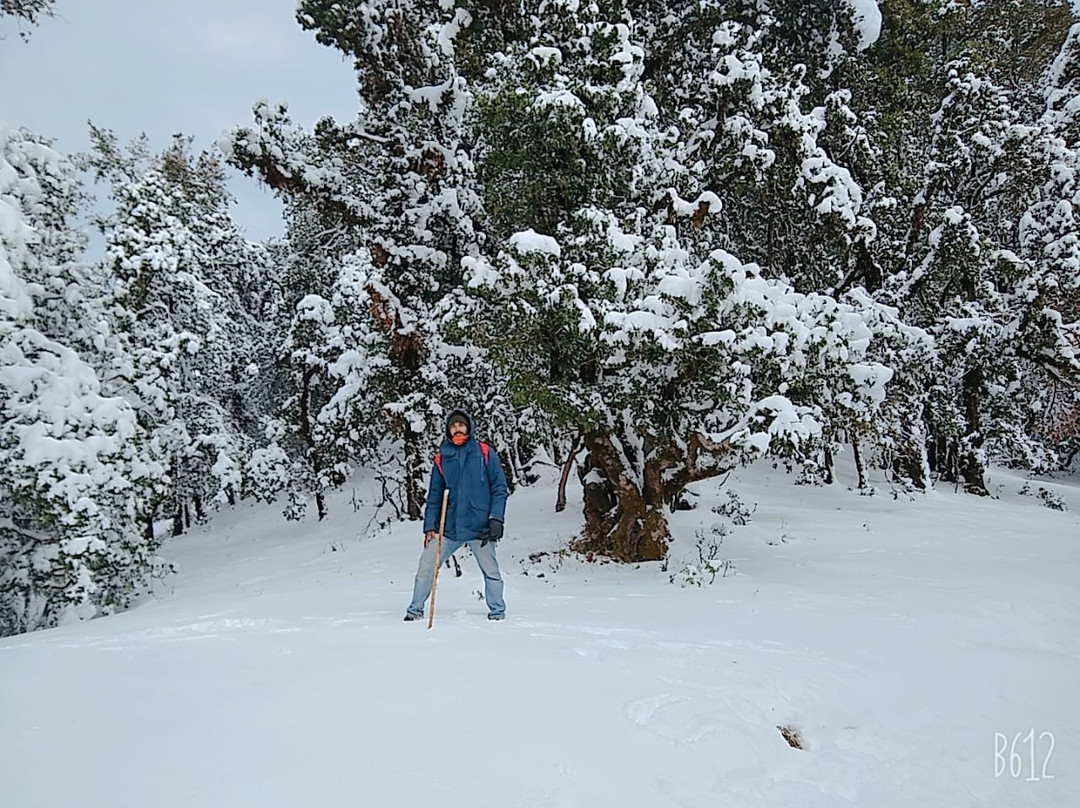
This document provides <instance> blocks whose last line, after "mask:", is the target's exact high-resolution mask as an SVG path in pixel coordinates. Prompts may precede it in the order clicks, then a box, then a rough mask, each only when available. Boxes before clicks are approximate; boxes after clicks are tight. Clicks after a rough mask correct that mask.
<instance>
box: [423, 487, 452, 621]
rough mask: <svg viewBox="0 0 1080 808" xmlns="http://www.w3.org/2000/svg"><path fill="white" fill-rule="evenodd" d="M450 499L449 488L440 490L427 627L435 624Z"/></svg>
mask: <svg viewBox="0 0 1080 808" xmlns="http://www.w3.org/2000/svg"><path fill="white" fill-rule="evenodd" d="M449 500H450V489H449V488H444V489H443V492H442V513H440V514H439V538H438V539H437V540H436V542H435V574H434V575H432V577H431V608H430V609H429V610H428V616H427V627H428V629H430V628H431V627H432V625H434V624H435V590H436V589H438V587H439V567H441V566H442V563H441V562H442V534H443V528H444V527H445V526H446V503H447V502H448V501H449Z"/></svg>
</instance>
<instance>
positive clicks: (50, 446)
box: [0, 126, 163, 634]
mask: <svg viewBox="0 0 1080 808" xmlns="http://www.w3.org/2000/svg"><path fill="white" fill-rule="evenodd" d="M79 199H80V192H79V187H78V181H77V172H76V169H75V168H74V166H73V165H72V164H71V163H70V162H69V161H68V160H67V159H65V158H63V157H62V156H61V155H59V154H58V153H57V152H55V151H54V150H53V149H52V148H50V146H49V144H48V142H47V141H45V140H43V139H41V138H39V137H36V136H33V135H30V134H28V133H25V132H16V131H14V130H11V129H8V128H7V127H4V126H0V402H2V404H0V453H2V454H3V457H4V462H3V463H2V464H0V634H3V633H12V632H17V631H25V630H31V629H35V628H39V627H43V626H49V625H54V624H55V623H56V622H58V621H59V620H61V619H63V618H64V617H65V616H66V615H72V614H73V615H75V616H79V617H87V616H92V615H93V614H95V613H97V612H99V611H108V610H111V609H115V608H119V607H122V606H124V605H126V604H127V603H128V601H129V599H130V598H131V597H132V596H133V595H134V594H135V593H137V592H138V591H139V590H140V589H141V588H142V587H143V586H144V585H145V584H146V583H147V580H148V578H149V576H150V575H151V574H153V573H154V572H155V571H156V570H160V569H161V566H162V565H161V563H160V562H159V561H158V560H157V559H156V557H155V556H154V550H155V548H156V541H155V539H154V535H153V530H152V526H151V525H150V524H149V523H148V519H149V515H150V503H152V502H153V500H154V498H155V497H156V496H158V495H159V494H160V482H161V479H162V477H163V469H161V468H160V466H158V465H156V464H155V462H154V453H153V451H152V450H151V446H150V440H149V436H148V435H147V434H146V433H145V431H144V430H142V429H141V428H140V425H139V423H138V419H137V417H136V413H135V411H134V410H133V408H132V407H131V406H130V405H129V404H128V403H127V402H126V401H124V400H123V399H122V398H119V397H117V396H115V395H110V394H109V393H108V392H106V390H105V389H104V388H103V385H102V382H101V379H100V378H99V375H98V373H97V372H96V370H95V368H94V367H93V366H91V364H88V362H87V357H91V358H95V359H100V358H101V357H102V356H106V355H108V344H109V339H110V334H109V331H108V328H107V325H106V324H105V322H104V318H103V307H102V305H101V303H102V301H100V300H98V299H95V298H93V297H92V295H93V294H94V293H95V292H97V291H99V290H100V280H101V279H100V278H99V277H95V276H94V274H93V271H92V268H90V267H87V266H85V265H82V264H80V263H79V260H80V258H81V256H80V254H79V253H80V249H81V245H82V241H83V237H82V236H80V235H79V234H78V233H77V232H76V231H74V230H73V225H72V222H71V219H72V218H73V217H74V214H75V212H76V204H77V202H78V200H79ZM95 281H96V282H97V283H95Z"/></svg>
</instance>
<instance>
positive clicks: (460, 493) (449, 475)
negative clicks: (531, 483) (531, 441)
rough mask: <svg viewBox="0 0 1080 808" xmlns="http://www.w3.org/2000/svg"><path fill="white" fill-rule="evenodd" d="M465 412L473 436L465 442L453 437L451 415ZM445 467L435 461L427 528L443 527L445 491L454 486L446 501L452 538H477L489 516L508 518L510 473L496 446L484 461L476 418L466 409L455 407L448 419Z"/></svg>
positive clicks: (426, 511)
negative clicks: (440, 467) (505, 467)
mask: <svg viewBox="0 0 1080 808" xmlns="http://www.w3.org/2000/svg"><path fill="white" fill-rule="evenodd" d="M455 415H462V416H464V417H465V421H466V422H467V423H468V425H469V439H468V440H467V441H465V443H464V444H462V445H461V446H455V445H454V444H453V442H451V440H450V419H451V418H453V417H454V416H455ZM443 426H444V430H443V433H444V434H443V442H442V446H441V447H440V449H439V454H440V455H442V458H441V459H442V471H441V472H440V471H439V467H438V466H436V465H433V466H432V468H431V482H430V483H428V495H427V504H426V507H425V508H424V532H425V533H426V532H427V531H429V530H438V529H439V513H440V511H441V510H442V496H443V491H444V490H445V489H447V488H449V489H450V498H449V501H448V502H447V504H446V527H445V529H444V532H443V535H444V536H445V537H446V538H448V539H450V540H451V541H463V542H465V541H473V540H474V539H477V538H480V536H481V533H482V532H483V531H485V530H487V526H488V519H489V518H494V519H498V520H499V521H500V522H502V521H505V520H504V517H505V515H506V475H505V474H504V473H503V470H502V464H500V463H499V456H498V455H497V454H496V453H495V450H494V449H490V448H489V450H488V459H487V462H485V461H484V456H483V452H482V451H481V449H480V444H479V443H478V442H477V440H476V436H475V435H474V434H473V420H472V417H471V416H470V415H469V413H467V412H465V410H451V411H450V412H449V413H447V415H446V421H445V423H444V425H443Z"/></svg>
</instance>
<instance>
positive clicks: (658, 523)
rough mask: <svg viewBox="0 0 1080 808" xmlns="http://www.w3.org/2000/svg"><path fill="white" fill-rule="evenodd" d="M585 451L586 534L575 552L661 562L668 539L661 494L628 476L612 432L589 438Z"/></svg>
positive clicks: (629, 561)
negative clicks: (611, 435)
mask: <svg viewBox="0 0 1080 808" xmlns="http://www.w3.org/2000/svg"><path fill="white" fill-rule="evenodd" d="M584 446H585V449H586V451H587V452H588V454H587V456H586V458H585V463H584V464H583V465H582V466H581V468H580V469H579V471H578V474H579V476H580V477H581V482H582V484H583V485H584V488H585V491H584V501H585V508H584V510H585V532H584V534H583V535H582V537H581V539H580V540H579V541H578V542H577V543H576V545H575V548H574V549H576V550H578V551H580V552H585V553H597V554H599V555H603V556H607V557H609V558H613V559H615V560H616V561H624V562H628V563H634V562H639V561H660V560H662V559H663V558H664V556H665V555H666V554H667V545H668V539H669V534H668V527H667V519H666V517H665V516H664V510H663V505H664V503H663V499H662V491H661V492H658V491H651V490H648V489H649V486H648V485H643V484H641V483H638V482H637V481H635V480H634V479H632V478H631V477H630V476H629V475H628V474H627V471H628V469H627V468H626V464H625V462H624V460H623V459H622V457H621V456H620V452H619V450H618V449H616V448H615V445H614V443H613V442H612V439H611V437H610V436H609V435H608V434H607V433H605V432H599V431H596V432H589V433H587V434H586V435H585V443H584ZM642 476H643V478H645V480H647V479H648V478H649V476H650V475H642ZM656 476H657V477H658V476H659V475H656Z"/></svg>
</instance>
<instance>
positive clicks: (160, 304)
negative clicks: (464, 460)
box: [0, 0, 1080, 635]
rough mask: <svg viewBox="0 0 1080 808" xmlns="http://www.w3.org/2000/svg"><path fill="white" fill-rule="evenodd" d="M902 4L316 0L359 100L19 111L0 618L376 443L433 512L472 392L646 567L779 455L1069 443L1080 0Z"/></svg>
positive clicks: (513, 457) (408, 498)
mask: <svg viewBox="0 0 1080 808" xmlns="http://www.w3.org/2000/svg"><path fill="white" fill-rule="evenodd" d="M879 7H880V25H879V24H878V20H877V18H876V17H875V18H874V19H872V20H871V19H869V18H868V17H869V15H867V14H866V9H865V8H864V7H863V6H862V5H853V4H849V2H845V1H844V0H772V1H771V2H764V0H663V1H662V2H661V1H660V0H522V1H521V2H505V0H300V2H298V4H297V14H296V16H297V22H298V24H299V25H301V26H302V27H303V28H304V29H306V30H309V31H310V32H312V34H313V37H314V39H315V41H316V42H317V43H319V44H320V45H322V46H328V47H331V48H335V49H337V50H339V51H340V52H341V53H343V54H344V55H345V57H347V59H348V60H349V61H351V62H352V64H353V67H354V69H355V73H356V79H357V90H358V112H357V116H356V118H355V119H354V120H352V121H335V120H332V119H330V118H325V119H323V120H321V121H320V122H319V123H318V124H317V125H316V126H315V127H314V130H313V131H306V130H304V129H303V128H301V127H298V126H297V125H295V124H294V123H293V122H292V121H291V120H290V118H289V114H288V110H287V107H286V106H285V104H284V103H270V102H265V101H259V102H256V103H255V104H254V107H253V119H252V120H251V121H248V122H238V121H222V122H221V126H222V128H223V129H225V130H226V133H225V134H224V135H223V136H222V138H221V139H220V142H219V143H218V144H217V148H216V149H214V150H210V151H198V150H196V149H195V147H194V145H193V143H192V141H191V140H190V139H188V138H185V137H182V136H178V137H176V138H175V139H174V141H173V142H172V143H171V144H169V145H168V146H167V147H166V148H165V149H164V150H163V151H160V152H158V151H156V150H155V148H154V147H153V146H152V145H151V144H150V143H149V142H148V140H147V139H145V138H143V139H140V140H138V141H136V142H134V143H131V144H122V143H119V142H118V140H117V138H116V137H115V136H114V135H113V134H112V133H111V132H110V131H109V130H108V129H107V128H96V127H92V129H91V142H92V144H93V148H92V150H91V152H90V153H89V154H79V155H67V154H61V153H58V152H57V151H56V150H54V149H53V148H52V147H51V142H50V140H49V137H48V133H35V132H29V131H26V130H24V129H19V128H15V127H14V126H13V125H12V124H16V123H17V122H11V121H9V122H6V124H0V407H2V412H0V451H2V457H3V463H2V464H0V635H2V634H10V633H17V632H21V631H26V630H31V629H35V628H40V627H45V626H50V625H54V624H56V623H57V622H58V621H59V620H61V619H62V618H64V617H65V616H68V615H74V616H79V617H86V616H92V615H94V614H98V613H103V612H106V613H107V612H109V611H113V610H116V609H118V608H122V607H123V606H124V605H125V604H126V603H128V602H129V601H130V599H131V598H132V597H133V596H134V595H136V594H137V593H138V592H139V591H140V590H141V589H142V588H143V587H145V586H146V584H147V582H148V581H149V580H150V579H151V578H152V577H153V576H158V575H164V574H167V573H168V563H167V561H166V560H163V559H162V558H161V557H159V555H158V549H159V543H160V535H161V530H160V527H159V529H158V530H155V524H159V525H160V524H161V523H163V522H168V523H171V525H172V530H173V532H176V533H178V532H181V531H183V530H184V529H185V528H186V527H187V526H188V525H190V523H191V521H192V520H195V519H200V518H203V517H204V516H205V515H206V514H207V513H208V512H209V511H211V510H212V509H214V508H217V507H227V506H229V505H231V504H235V503H237V502H238V501H240V500H244V499H258V500H263V501H268V502H279V503H280V504H281V506H282V507H283V508H284V511H285V514H284V515H285V516H286V517H288V518H291V519H301V518H310V519H315V518H319V519H321V518H322V517H323V516H324V515H325V514H326V512H327V507H328V506H327V498H326V493H327V492H328V491H329V490H331V489H333V488H335V487H337V486H340V485H341V484H342V483H344V482H345V481H346V480H347V479H348V478H349V476H350V475H351V474H354V473H359V474H367V473H376V472H370V471H364V470H363V469H377V470H378V471H377V473H379V474H380V475H383V477H384V479H383V481H382V482H383V485H384V487H385V491H386V492H387V496H388V503H387V507H389V508H391V509H393V510H394V511H395V512H396V513H397V514H398V515H399V516H400V518H403V519H405V518H407V519H415V518H417V517H418V516H419V515H420V513H421V510H422V504H423V496H424V493H425V486H426V475H427V473H428V470H429V468H430V461H431V456H432V453H433V452H434V449H435V446H436V443H437V441H438V440H439V438H440V437H441V423H442V418H443V414H444V412H445V411H446V409H447V408H448V407H450V406H465V407H467V408H469V409H470V410H471V411H472V412H473V413H474V415H475V417H476V420H477V422H478V424H479V426H480V429H482V432H483V437H484V438H485V439H487V440H489V441H490V442H492V443H493V444H494V445H495V446H496V447H497V448H498V449H499V451H500V454H501V455H503V456H504V457H505V459H506V461H505V462H506V463H507V465H508V466H509V468H508V471H509V472H510V475H511V478H512V480H513V481H514V482H515V483H516V484H519V485H526V484H528V483H529V482H531V481H533V480H535V479H536V477H535V468H536V465H537V464H538V463H542V464H550V465H555V466H561V465H563V464H565V463H567V462H568V461H571V460H573V459H574V458H576V459H577V469H578V471H577V474H578V479H579V480H580V484H581V485H582V486H583V487H584V492H583V493H584V503H585V504H584V514H583V517H584V522H583V524H584V527H583V532H582V534H581V536H580V537H579V538H578V540H577V541H576V543H575V545H574V547H575V549H577V550H581V551H588V552H592V553H596V554H600V555H605V556H608V557H610V558H613V559H616V560H619V561H627V562H634V561H647V560H657V559H662V558H663V557H664V555H665V552H666V547H667V541H668V538H669V535H668V528H667V514H668V513H669V511H670V509H671V508H673V507H675V506H676V504H677V503H679V502H680V501H681V500H682V498H683V496H684V494H685V489H686V487H687V486H689V485H690V484H692V483H694V482H696V481H700V480H704V479H708V478H710V477H716V476H719V475H722V474H724V473H725V472H726V471H728V470H730V469H731V468H732V467H733V466H735V465H736V464H740V463H745V462H749V461H751V460H754V459H757V458H761V457H771V458H775V460H776V462H777V464H778V466H781V467H787V468H789V469H791V470H792V471H793V472H794V473H796V474H797V475H798V477H799V479H801V480H803V481H806V482H816V483H822V484H828V483H831V482H832V473H833V462H834V458H836V457H837V456H838V455H839V454H841V453H848V454H849V455H850V456H853V457H854V459H855V463H856V465H857V467H858V469H859V476H860V484H865V476H866V474H868V473H869V470H870V469H880V470H884V471H885V473H887V474H888V475H889V476H890V478H891V479H892V480H893V482H894V484H895V485H896V486H897V487H898V488H906V489H908V490H911V491H917V490H920V489H925V488H927V487H928V486H930V485H931V484H933V483H934V482H935V481H949V482H952V483H955V484H956V485H957V486H959V487H961V488H962V489H963V490H966V491H968V492H970V493H972V494H977V495H980V494H981V495H985V494H987V493H988V489H987V483H986V472H987V468H988V464H990V463H1001V464H1007V465H1010V466H1013V467H1018V468H1024V469H1030V470H1033V471H1052V470H1060V469H1066V468H1069V467H1070V465H1073V466H1075V462H1076V459H1077V457H1078V452H1080V173H1078V172H1080V21H1078V20H1077V18H1076V17H1075V16H1074V15H1073V14H1072V12H1071V11H1070V6H1069V3H1068V2H1064V0H965V1H964V2H961V1H960V0H882V2H880V3H879ZM53 10H54V9H53V3H52V2H51V0H3V2H2V4H0V14H7V15H15V16H17V17H20V18H22V20H23V21H25V23H26V25H27V26H30V27H32V25H33V24H45V25H47V24H49V21H48V19H47V17H48V16H49V15H50V14H51V13H52V12H53ZM26 30H27V31H29V28H27V29H26ZM24 38H25V39H26V40H27V42H25V43H23V42H18V43H5V47H8V46H12V45H13V44H14V45H16V46H18V47H28V48H32V47H33V37H32V35H28V36H26V37H24ZM312 47H318V45H316V44H314V43H313V44H312ZM342 69H348V68H347V67H343V68H342ZM252 100H253V102H254V101H255V99H252ZM226 166H232V167H234V168H236V169H239V170H241V171H243V172H244V173H246V174H248V175H250V176H252V177H254V178H255V179H254V180H252V181H258V182H260V183H262V184H264V185H265V186H266V187H268V188H270V189H272V190H273V192H274V193H275V194H277V195H279V197H280V198H281V199H282V200H283V202H284V205H285V211H286V213H285V222H284V228H283V236H282V237H281V238H280V239H276V240H273V241H271V242H268V243H264V244H257V243H251V242H250V241H248V240H247V239H246V238H245V236H244V234H243V232H242V231H241V229H240V228H239V227H238V226H237V224H236V223H235V222H234V220H233V219H232V218H231V214H230V205H231V202H232V200H231V197H230V194H229V191H228V189H227V186H226ZM95 181H96V183H95ZM95 188H103V189H107V194H108V199H107V200H106V201H105V203H104V204H103V203H102V201H101V200H95V199H94V198H93V197H92V194H91V191H92V190H93V189H95ZM103 211H107V212H103ZM86 221H92V223H93V226H95V227H96V228H97V229H98V232H99V233H100V237H101V238H102V239H103V242H104V251H103V257H94V258H92V259H91V258H89V257H88V255H89V253H88V252H87V249H86V248H87V243H88V239H89V238H90V234H89V233H87V232H84V231H83V230H82V229H80V225H79V224H77V223H78V222H86ZM358 469H359V471H357V470H358Z"/></svg>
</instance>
